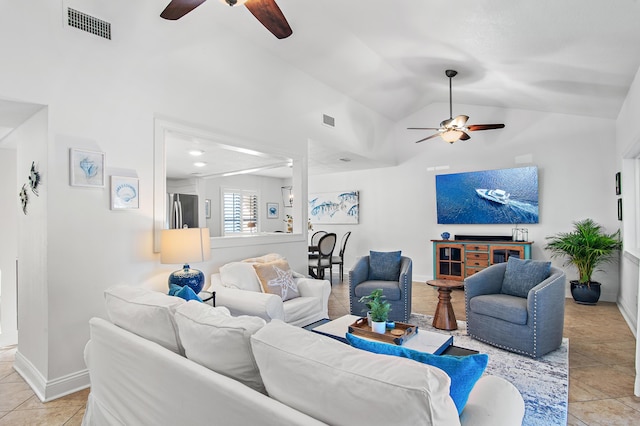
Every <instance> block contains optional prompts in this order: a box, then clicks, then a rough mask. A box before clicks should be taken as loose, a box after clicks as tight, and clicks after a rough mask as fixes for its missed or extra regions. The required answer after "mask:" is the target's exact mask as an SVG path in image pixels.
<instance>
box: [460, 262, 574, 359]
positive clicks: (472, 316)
mask: <svg viewBox="0 0 640 426" xmlns="http://www.w3.org/2000/svg"><path fill="white" fill-rule="evenodd" d="M506 269H507V263H506V262H505V263H498V264H495V265H492V266H490V267H488V268H486V269H484V270H482V271H480V272H478V273H476V274H474V275H472V276H470V277H468V278H467V279H465V308H466V314H467V334H468V335H469V336H471V337H473V338H475V339H477V340H480V341H482V342H485V343H488V344H490V345H493V346H496V347H498V348H501V349H505V350H508V351H511V352H515V353H519V354H521V355H526V356H529V357H532V358H538V357H541V356H543V355H545V354H546V353H548V352H551V351H553V350H555V349H557V348H558V347H560V345H561V344H562V331H563V327H564V303H565V280H566V278H565V274H564V272H563V271H562V270H561V269H559V268H556V267H553V266H551V267H550V273H549V275H548V278H546V279H544V280H543V281H542V282H540V283H539V284H536V285H535V286H533V288H531V289H530V290H528V292H526V293H525V294H526V297H519V296H514V295H510V294H505V293H504V292H503V281H504V278H505V271H506Z"/></svg>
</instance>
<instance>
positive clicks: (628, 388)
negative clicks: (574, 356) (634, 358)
mask: <svg viewBox="0 0 640 426" xmlns="http://www.w3.org/2000/svg"><path fill="white" fill-rule="evenodd" d="M569 374H570V376H569V377H570V381H571V379H575V380H577V381H578V382H579V383H581V384H583V386H588V387H590V388H592V389H593V390H597V391H600V392H602V393H603V394H605V395H606V397H608V398H621V397H624V396H631V395H633V386H634V376H635V372H634V371H633V369H632V368H629V367H625V366H616V365H610V366H607V365H600V366H595V367H581V368H571V369H570V372H569Z"/></svg>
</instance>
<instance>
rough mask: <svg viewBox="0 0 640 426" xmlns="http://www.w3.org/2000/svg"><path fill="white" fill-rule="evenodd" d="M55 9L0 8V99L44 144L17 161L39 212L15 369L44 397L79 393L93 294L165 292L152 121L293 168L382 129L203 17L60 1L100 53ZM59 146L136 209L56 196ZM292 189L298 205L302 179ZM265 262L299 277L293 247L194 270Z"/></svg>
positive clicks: (301, 250)
mask: <svg viewBox="0 0 640 426" xmlns="http://www.w3.org/2000/svg"><path fill="white" fill-rule="evenodd" d="M62 3H63V2H60V1H56V2H52V1H48V0H34V1H30V2H5V3H3V6H2V18H4V19H2V25H0V48H1V49H2V52H3V63H2V67H0V97H2V98H7V99H12V100H17V101H23V102H32V103H38V104H42V105H47V106H48V119H47V125H46V131H45V134H46V144H44V143H41V141H40V140H39V139H38V140H36V141H35V142H33V145H32V144H25V145H23V148H22V150H21V153H20V154H19V158H18V161H17V165H18V172H19V173H20V172H21V171H23V170H24V171H26V170H28V167H27V168H25V167H26V164H27V162H28V163H29V166H30V161H31V160H32V159H38V160H40V161H41V162H40V164H41V168H42V170H43V171H44V173H43V182H44V188H46V189H43V192H44V193H43V194H41V196H40V199H39V200H38V201H39V202H40V203H41V204H39V206H40V207H37V208H35V209H34V214H33V215H29V216H27V217H26V218H24V220H23V221H22V224H21V226H20V228H19V230H20V234H19V237H18V238H19V247H20V248H19V250H18V255H19V257H20V261H21V265H25V275H20V287H21V292H22V291H24V297H23V293H21V300H20V303H21V306H23V305H24V307H25V308H24V309H21V311H20V315H21V321H20V326H21V330H20V339H19V347H18V355H17V360H20V363H21V364H22V365H23V366H24V368H25V369H29V371H30V372H31V375H32V376H33V380H32V382H31V384H32V386H33V387H34V388H36V389H35V390H36V392H37V393H38V395H39V396H40V397H41V398H45V399H50V398H53V397H55V396H59V395H61V394H62V393H65V392H70V391H73V390H74V389H75V387H78V386H82V385H83V384H84V385H87V384H88V377H87V376H86V374H85V364H84V361H83V358H82V354H83V349H84V345H85V343H86V341H87V340H88V337H89V336H88V320H89V318H91V317H92V316H102V317H104V316H106V313H105V310H104V301H103V291H104V289H105V288H107V287H109V286H111V285H114V284H119V283H127V284H130V285H144V286H149V287H154V288H158V289H166V278H167V275H168V273H169V272H170V271H171V270H173V269H174V267H172V265H161V264H160V263H159V258H158V254H156V253H154V252H153V232H152V230H153V194H154V192H153V156H154V153H153V146H154V144H153V131H154V117H156V116H161V117H166V118H170V119H175V120H177V121H183V122H188V123H192V124H195V125H198V126H202V127H206V128H207V129H210V130H213V131H216V132H217V133H225V134H229V135H233V136H234V137H236V138H238V139H243V138H247V139H250V140H251V141H254V142H258V143H261V144H264V145H267V146H273V147H276V148H278V149H279V150H280V151H285V152H289V153H291V156H292V157H296V158H302V159H303V160H304V161H303V162H305V164H306V150H307V141H308V140H309V139H314V140H323V141H328V142H332V143H335V144H338V143H340V144H342V145H343V146H345V147H350V146H359V145H362V144H365V143H367V144H369V145H370V146H372V147H373V148H374V150H375V149H378V148H377V147H379V146H380V145H381V144H380V142H381V139H380V138H382V137H383V136H384V135H385V134H387V133H388V127H389V122H388V120H386V119H385V118H383V117H380V116H378V115H377V114H375V113H373V112H371V111H370V110H368V109H366V108H363V107H362V106H361V105H359V104H357V103H355V102H353V101H352V100H350V99H348V98H346V97H344V96H342V95H341V94H339V93H337V92H336V91H334V90H332V89H329V88H328V87H326V86H324V85H322V84H320V83H318V82H316V81H315V80H313V79H312V78H310V77H309V76H307V75H306V74H304V73H302V72H300V71H298V70H296V69H294V68H291V67H290V66H288V65H287V64H283V63H281V62H280V61H278V60H275V59H274V57H272V56H270V55H269V54H266V53H264V51H262V50H260V49H258V48H256V47H255V46H252V45H250V44H248V43H247V42H246V41H244V40H243V39H242V37H233V38H230V37H229V36H228V32H227V30H226V28H225V27H224V22H223V21H224V20H223V19H222V20H221V22H222V24H221V25H212V23H211V21H210V15H209V14H204V13H203V14H193V16H191V15H190V18H189V21H188V22H189V25H184V24H180V25H174V24H175V23H169V22H167V21H164V20H162V19H160V18H159V17H158V15H159V13H160V11H161V9H162V8H163V7H164V5H163V4H160V3H158V2H157V1H156V0H140V1H136V2H131V1H128V0H113V1H110V2H104V1H100V0H66V1H65V2H64V3H65V4H69V5H71V6H73V7H75V8H77V9H79V10H81V11H85V12H88V13H92V14H94V15H95V16H97V17H98V18H101V19H104V20H107V21H109V22H111V23H112V33H113V39H112V40H111V41H107V40H104V39H101V38H99V37H96V36H93V35H91V34H87V33H84V32H82V31H80V30H77V29H74V28H66V27H64V26H63V24H62V23H63V19H62V17H63V11H62V6H61V5H62ZM123 11H126V13H123ZM143 29H144V30H143ZM274 42H277V41H276V40H274ZM212 58H214V59H215V60H213V61H212V60H211V59H212ZM327 106H330V109H331V111H326V110H325V107H327ZM322 112H327V113H330V114H331V115H332V116H334V117H336V118H337V119H340V122H341V123H342V126H341V128H339V129H327V128H326V127H325V126H323V125H322V124H321V114H322ZM360 123H372V124H371V125H368V126H367V129H366V134H367V135H373V136H374V137H373V139H371V138H369V139H368V140H366V141H364V140H361V139H360V137H361V135H362V134H363V132H362V129H361V128H360V127H359V126H360ZM71 147H74V148H84V149H91V150H98V151H102V152H105V153H106V172H107V177H108V176H110V175H112V174H119V175H123V174H124V173H126V174H125V175H127V176H137V177H139V179H140V201H141V202H140V209H138V210H127V211H111V210H110V209H109V190H108V187H105V188H83V187H72V186H69V184H68V181H69V180H68V155H69V154H68V151H69V148H71ZM381 151H382V150H381ZM377 155H381V153H377ZM304 170H305V171H306V168H305V169H304ZM303 184H304V185H303V187H304V188H303V191H304V193H302V194H299V195H300V197H301V198H302V199H304V198H306V177H305V180H304V181H303ZM47 200H48V202H46V201H47ZM45 206H46V208H45ZM41 208H42V209H43V210H40V209H41ZM305 211H306V209H305ZM271 251H278V252H281V253H282V254H284V255H285V256H287V257H289V259H290V261H291V264H292V265H293V266H294V267H296V268H298V269H299V268H302V267H303V265H306V261H305V258H306V241H305V240H304V236H302V238H301V239H300V240H299V241H294V242H287V243H281V244H275V245H274V244H267V245H256V246H252V247H247V248H242V247H236V248H214V249H213V250H212V260H211V261H210V262H209V263H207V264H202V265H193V266H194V267H197V268H199V269H201V270H203V272H205V275H207V276H208V275H209V274H210V273H211V272H214V271H216V270H217V268H218V267H219V266H220V265H222V264H224V263H225V262H227V261H231V260H236V259H239V258H243V257H247V256H256V255H260V254H264V253H265V252H271ZM27 260H28V261H27ZM26 264H28V265H29V268H26ZM23 321H24V322H23ZM23 326H24V328H23Z"/></svg>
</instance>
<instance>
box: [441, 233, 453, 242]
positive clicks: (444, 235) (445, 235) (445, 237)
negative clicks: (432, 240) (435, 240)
mask: <svg viewBox="0 0 640 426" xmlns="http://www.w3.org/2000/svg"><path fill="white" fill-rule="evenodd" d="M440 236H441V237H442V239H443V240H448V239H449V237H451V234H450V233H448V232H443V233H442V234H440Z"/></svg>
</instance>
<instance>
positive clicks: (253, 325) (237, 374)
mask: <svg viewBox="0 0 640 426" xmlns="http://www.w3.org/2000/svg"><path fill="white" fill-rule="evenodd" d="M176 322H177V323H178V330H179V331H180V339H181V341H182V344H183V345H184V349H185V353H186V356H187V358H189V359H190V360H192V361H194V362H197V363H198V364H200V365H203V366H205V367H207V368H208V369H210V370H213V371H215V372H217V373H220V374H223V375H225V376H227V377H231V378H232V379H235V380H237V381H239V382H241V383H244V384H245V385H247V386H249V387H250V388H253V389H255V390H257V391H258V392H262V393H266V391H265V389H264V385H263V383H262V379H261V377H260V372H259V371H258V366H257V365H256V362H255V359H254V358H253V353H252V351H251V343H250V341H249V339H250V337H251V335H252V334H253V333H255V332H256V331H258V330H260V329H261V328H262V327H263V326H264V325H265V324H266V323H265V321H264V320H263V319H262V318H258V317H252V316H247V315H242V316H238V317H232V316H231V314H230V313H229V310H228V309H227V308H224V307H217V308H213V307H211V306H210V305H207V304H204V303H200V302H197V301H195V300H190V301H189V302H187V303H185V304H184V305H182V306H180V307H179V308H178V309H177V311H176Z"/></svg>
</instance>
